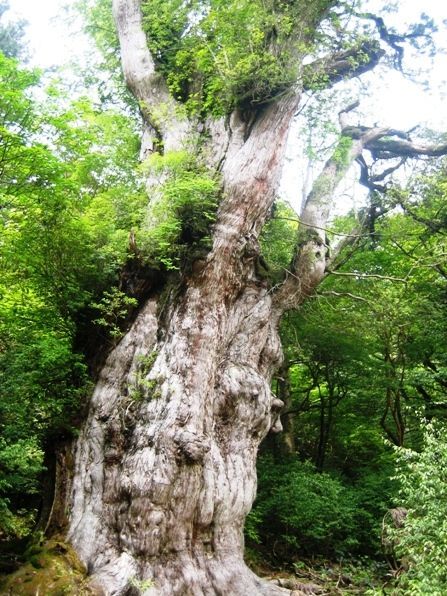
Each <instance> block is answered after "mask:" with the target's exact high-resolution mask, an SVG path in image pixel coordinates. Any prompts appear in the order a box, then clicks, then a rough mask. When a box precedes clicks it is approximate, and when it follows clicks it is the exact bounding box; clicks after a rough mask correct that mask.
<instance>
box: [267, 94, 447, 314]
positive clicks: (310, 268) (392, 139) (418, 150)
mask: <svg viewBox="0 0 447 596" xmlns="http://www.w3.org/2000/svg"><path fill="white" fill-rule="evenodd" d="M355 107H356V103H354V104H351V105H350V106H348V107H347V108H345V109H344V110H342V111H341V112H340V114H339V118H340V124H341V127H342V136H341V139H340V141H339V143H338V145H337V147H336V148H335V150H334V152H333V154H332V156H331V157H330V158H329V159H328V161H327V162H326V163H325V165H324V167H323V171H322V172H321V174H320V175H319V176H318V178H317V179H316V181H315V183H314V185H313V188H312V190H311V192H310V193H309V195H308V197H307V200H306V202H305V204H304V208H303V211H302V213H301V216H300V218H299V219H300V222H301V225H300V228H299V231H298V237H297V243H296V249H295V256H294V259H293V262H292V264H291V266H290V271H289V272H288V274H287V276H286V279H285V281H284V283H283V284H282V285H281V286H280V287H279V288H278V289H277V290H276V296H275V297H276V302H277V304H278V309H279V310H282V311H284V310H287V309H289V308H296V307H297V306H298V305H299V304H301V303H302V302H303V301H304V300H305V299H306V298H307V297H308V296H310V295H311V294H312V293H313V292H314V290H315V289H316V287H317V286H318V284H319V283H320V282H321V281H322V279H323V278H324V277H325V275H326V274H327V273H328V266H329V264H331V263H334V259H335V258H336V257H337V255H338V254H339V252H340V250H341V248H342V247H343V246H344V245H345V244H346V242H344V243H341V244H339V246H337V247H336V248H335V250H332V251H330V249H329V246H328V240H327V239H326V235H325V233H324V230H325V229H326V228H327V221H328V218H329V216H330V213H331V209H332V205H333V200H334V194H335V191H336V188H337V186H338V184H339V182H340V181H341V180H342V178H343V177H344V176H345V174H346V173H347V171H348V169H349V168H350V167H351V165H352V164H353V162H354V161H358V162H359V163H360V166H361V174H360V177H361V181H362V182H363V183H364V184H366V185H367V186H368V187H369V188H371V189H373V190H377V189H379V190H383V189H384V187H379V186H378V185H377V184H376V181H378V180H380V181H381V180H382V179H383V178H384V177H385V174H388V173H392V172H393V171H394V169H395V168H394V167H392V168H388V169H387V170H386V171H385V173H384V174H383V176H378V177H377V178H372V179H371V178H370V176H369V171H368V168H367V166H366V162H365V160H364V159H363V155H362V154H363V151H364V150H369V151H371V153H372V155H373V157H374V158H375V159H377V158H385V159H391V158H396V157H401V158H403V160H404V159H405V158H407V157H418V156H420V155H425V156H433V157H436V156H440V155H445V154H447V143H445V144H437V145H422V144H420V143H417V142H416V143H415V142H413V141H411V139H410V136H409V133H408V132H403V131H399V130H396V129H392V128H389V127H366V126H349V125H347V124H346V114H347V113H348V112H350V111H351V110H353V109H355ZM373 207H374V214H373V215H374V218H375V217H377V207H376V205H373ZM370 220H371V218H370V219H369V220H368V219H366V220H365V222H364V223H363V226H367V225H368V221H369V224H370ZM370 227H371V226H370ZM373 231H374V230H373V229H372V230H371V229H370V232H373ZM358 235H359V234H352V235H348V236H350V238H349V239H346V240H347V242H348V243H352V241H353V238H354V236H358ZM351 236H352V238H351ZM331 252H332V254H331Z"/></svg>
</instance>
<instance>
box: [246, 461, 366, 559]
mask: <svg viewBox="0 0 447 596" xmlns="http://www.w3.org/2000/svg"><path fill="white" fill-rule="evenodd" d="M258 472H259V476H260V488H259V492H258V496H257V500H256V502H255V507H254V510H253V513H251V514H250V516H249V526H248V527H249V530H250V534H251V535H252V537H253V536H254V537H255V538H257V539H258V540H260V538H259V537H260V536H262V542H266V543H269V542H271V541H275V542H276V549H275V550H276V552H277V553H279V552H280V550H281V551H282V557H283V558H287V559H289V560H290V559H292V558H294V557H295V556H297V555H299V554H300V555H313V554H315V553H320V554H324V555H329V556H330V555H334V554H342V553H347V552H350V551H351V552H352V550H354V549H355V548H356V547H357V545H358V541H357V538H356V533H355V515H356V503H355V496H354V493H353V491H352V490H350V489H348V488H347V487H345V486H343V484H342V483H341V482H340V481H339V480H337V479H336V478H333V477H331V476H330V475H329V474H318V473H317V472H316V471H315V469H314V468H313V466H311V465H310V464H307V463H301V462H299V461H296V460H295V461H293V460H291V461H287V462H284V463H283V464H276V465H274V464H273V461H272V459H271V457H269V456H264V457H262V458H261V459H260V461H259V466H258Z"/></svg>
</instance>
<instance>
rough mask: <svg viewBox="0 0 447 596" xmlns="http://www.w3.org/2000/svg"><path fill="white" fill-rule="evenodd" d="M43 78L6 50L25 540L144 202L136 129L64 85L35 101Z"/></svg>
mask: <svg viewBox="0 0 447 596" xmlns="http://www.w3.org/2000/svg"><path fill="white" fill-rule="evenodd" d="M38 83H39V75H38V73H37V72H35V71H30V70H27V69H23V68H20V67H19V66H18V65H17V63H16V62H15V61H14V60H11V59H7V58H5V57H4V56H3V55H2V54H0V142H1V144H2V147H3V151H2V154H1V157H0V238H1V241H0V273H1V274H0V432H1V435H2V441H3V443H2V445H1V454H0V459H1V464H2V465H1V467H2V474H3V477H2V480H1V482H0V502H1V508H2V514H1V520H0V524H1V531H2V532H3V534H14V533H16V534H18V535H22V534H23V533H24V532H25V530H29V528H30V526H31V525H32V515H33V513H32V512H33V509H34V508H35V507H36V506H37V505H38V498H37V496H35V493H36V490H37V488H38V481H39V475H40V473H41V472H42V466H41V463H42V457H43V455H42V454H43V448H44V446H45V444H48V443H51V442H52V441H54V440H57V438H58V437H61V436H62V435H66V434H67V433H70V432H72V426H73V420H74V419H75V418H76V416H77V415H78V413H79V409H80V407H81V406H82V404H83V403H84V402H85V399H86V397H87V395H88V393H89V391H90V385H89V381H88V375H87V366H86V364H85V362H84V358H83V356H82V355H81V354H78V353H77V352H76V350H75V348H74V346H75V343H76V335H77V332H78V330H79V328H80V324H81V323H82V324H84V325H86V326H87V325H90V324H91V320H88V321H87V320H86V314H85V313H86V312H92V310H93V309H92V308H91V304H92V303H93V302H95V301H96V302H97V301H98V299H99V296H101V295H102V293H103V291H104V289H105V288H106V287H107V286H113V285H114V284H115V283H116V281H117V274H118V271H119V268H120V267H121V266H122V265H123V263H124V262H125V260H126V258H127V245H128V236H129V231H130V230H131V228H132V227H133V226H136V225H138V223H139V222H140V221H141V219H142V214H143V208H144V205H145V202H146V199H145V198H144V193H143V192H142V188H141V184H140V177H139V176H138V174H137V173H136V171H135V168H134V166H135V163H136V159H137V154H138V141H137V137H136V134H135V130H134V127H133V123H132V122H131V121H129V119H128V118H127V117H125V116H123V115H119V114H116V113H114V112H112V111H111V110H102V109H98V108H97V107H95V106H93V104H92V102H91V101H89V100H87V99H82V98H81V99H78V100H76V101H74V102H69V100H68V98H67V97H66V95H65V94H64V93H63V91H62V90H61V89H60V88H58V87H57V86H56V85H51V86H50V87H49V89H48V90H47V94H46V96H45V99H44V100H43V101H42V103H37V101H35V100H33V99H32V91H33V90H34V88H35V87H36V86H37V85H38ZM40 95H41V96H43V95H44V93H43V92H42V90H41V93H40ZM103 306H104V304H103ZM109 306H110V305H109ZM112 306H113V305H112ZM89 309H90V311H89ZM105 310H106V312H104V313H103V315H104V317H105V318H106V316H107V314H108V311H107V309H105ZM109 310H111V311H113V308H112V307H110V309H109ZM114 314H116V313H114ZM110 316H112V315H110Z"/></svg>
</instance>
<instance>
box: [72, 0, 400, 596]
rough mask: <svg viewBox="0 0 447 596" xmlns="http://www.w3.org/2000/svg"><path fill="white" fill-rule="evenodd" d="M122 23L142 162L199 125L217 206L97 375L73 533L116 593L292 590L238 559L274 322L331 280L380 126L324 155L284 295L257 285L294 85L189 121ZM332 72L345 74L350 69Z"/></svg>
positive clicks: (79, 466)
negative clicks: (248, 105)
mask: <svg viewBox="0 0 447 596" xmlns="http://www.w3.org/2000/svg"><path fill="white" fill-rule="evenodd" d="M114 14H115V20H116V23H117V29H118V33H119V37H120V43H121V52H122V63H123V70H124V74H125V77H126V80H127V83H128V86H129V88H130V89H131V90H132V92H133V93H134V95H135V97H136V98H137V99H138V101H139V103H140V106H141V111H142V116H143V120H144V125H145V135H144V148H143V149H144V150H143V153H145V154H147V153H148V152H151V151H153V150H154V145H153V142H152V139H153V138H154V137H157V139H158V140H160V139H161V140H162V141H163V145H164V148H165V150H172V149H178V148H181V147H182V146H184V144H185V143H187V142H189V143H190V145H189V146H191V142H192V141H191V139H194V138H197V135H198V134H199V132H198V131H200V134H201V136H202V143H201V147H202V151H203V147H204V146H205V151H203V154H205V153H206V155H207V156H208V158H207V160H208V162H209V165H210V167H213V168H215V169H216V170H218V171H219V172H220V174H221V180H222V200H221V203H220V207H219V211H218V217H217V221H216V223H215V225H214V228H213V246H212V249H211V251H210V252H209V254H208V256H207V257H206V259H203V260H201V261H198V262H197V263H196V264H195V266H193V267H192V268H191V272H190V273H188V274H186V273H185V274H184V275H183V278H182V280H181V284H180V285H179V286H178V287H177V288H176V291H175V292H174V291H173V292H171V294H170V295H169V296H168V298H166V295H165V294H166V292H165V294H164V295H163V308H160V304H159V302H160V301H161V297H160V295H158V294H154V295H153V296H151V297H150V298H149V299H148V300H147V302H146V303H145V304H144V305H143V306H142V308H141V311H140V313H139V315H138V317H137V319H136V320H135V322H134V324H133V325H132V327H131V329H130V330H129V331H128V333H127V334H126V335H125V337H124V338H123V339H122V340H121V342H120V343H119V344H118V345H117V347H116V348H115V349H114V350H113V352H112V353H111V354H110V355H109V357H108V359H107V362H106V364H105V366H104V368H103V370H102V372H101V375H100V378H99V382H98V384H97V387H96V390H95V392H94V395H93V398H92V401H91V404H90V409H89V414H88V418H87V420H86V421H85V424H84V426H83V428H82V430H81V433H80V436H79V440H78V447H77V453H76V464H75V474H74V480H73V487H72V494H71V498H70V502H69V504H68V505H69V509H70V527H69V533H68V537H69V540H70V542H71V543H72V544H73V546H74V547H75V549H76V551H77V552H78V554H79V555H80V557H81V559H82V560H83V561H84V562H85V563H86V564H87V566H88V569H89V573H90V575H91V577H92V585H95V586H96V587H97V588H98V590H99V591H100V592H101V591H102V593H104V594H107V595H112V594H113V595H123V594H130V593H133V592H132V590H136V589H137V588H136V587H138V586H139V589H140V591H141V592H144V594H148V595H149V594H158V595H166V596H186V595H192V596H199V595H201V594H209V595H212V594H222V595H224V594H225V595H230V594H231V595H238V594H241V595H242V594H243V595H248V594H249V595H255V594H276V593H283V592H284V590H282V589H281V588H278V587H276V586H273V585H270V584H268V583H266V582H264V581H261V580H260V579H259V578H257V577H256V576H255V575H254V574H253V573H252V572H251V571H250V570H249V569H248V568H247V567H246V565H245V564H244V561H243V549H244V542H243V525H244V520H245V517H246V515H247V513H248V512H249V510H250V508H251V505H252V502H253V499H254V497H255V492H256V471H255V463H256V454H257V450H258V446H259V444H260V442H261V441H262V439H263V438H264V437H265V436H266V434H267V433H268V432H269V431H270V430H279V426H280V425H279V419H278V414H279V411H280V408H281V406H282V402H281V401H280V400H278V399H277V398H275V396H274V395H273V394H272V392H271V388H270V383H271V378H272V374H273V373H274V371H275V370H276V369H277V367H278V366H279V365H280V363H281V359H282V353H281V345H280V340H279V335H278V325H279V322H280V318H281V315H282V314H283V312H284V311H285V310H286V309H288V308H292V307H295V306H297V305H298V304H300V303H301V302H302V301H303V299H304V298H305V297H306V296H307V295H309V293H311V292H312V291H313V290H314V288H315V286H316V285H317V284H318V283H319V281H320V280H321V279H322V277H323V276H324V275H325V267H326V265H327V255H326V252H327V251H326V250H325V249H324V244H325V239H324V232H323V231H322V228H324V226H325V224H326V220H327V217H328V212H329V205H330V202H331V197H332V195H333V190H334V187H335V186H336V184H337V183H338V181H339V180H340V178H341V177H342V175H343V173H344V172H345V171H346V169H347V168H348V167H349V165H350V163H351V162H352V161H353V160H354V159H356V158H357V157H358V156H359V155H360V153H361V151H362V150H363V148H364V146H365V142H366V140H368V141H369V140H370V139H374V140H376V139H377V138H379V137H380V135H378V134H376V129H374V130H373V132H371V131H369V133H368V134H369V136H368V135H367V133H365V134H364V135H363V136H362V137H361V138H355V140H353V143H352V147H351V148H350V149H349V152H348V155H347V156H346V159H344V160H340V159H338V160H337V159H335V158H334V159H332V160H329V161H328V163H327V164H326V166H325V169H324V171H323V173H322V175H321V177H320V182H321V184H320V185H319V186H318V185H317V186H316V187H315V189H314V192H313V194H311V195H310V197H309V200H308V202H307V204H306V206H305V208H304V211H303V214H302V220H303V222H304V224H305V228H304V233H303V232H301V233H300V237H299V238H298V240H297V251H296V254H295V258H294V262H293V263H292V265H291V271H290V272H289V274H288V276H287V277H286V278H285V280H284V283H283V284H282V285H281V286H280V288H279V289H276V290H275V291H273V290H271V289H269V288H268V287H267V285H266V283H265V281H264V280H262V279H258V277H257V266H256V264H257V263H256V262H257V257H258V254H259V245H258V237H259V233H260V231H261V229H262V226H263V224H264V222H265V221H266V219H267V217H268V215H269V212H270V210H271V207H272V204H273V201H274V199H275V191H276V188H277V185H278V181H279V178H280V173H281V167H282V162H283V157H284V151H285V146H286V142H287V136H288V132H289V128H290V125H291V122H292V119H293V116H294V114H295V112H296V109H297V106H298V104H299V99H300V89H299V85H297V87H296V88H295V89H291V90H290V91H289V92H288V93H287V94H285V95H283V96H282V97H281V98H279V99H277V100H276V101H275V102H272V103H270V104H269V105H268V106H264V107H263V108H258V109H256V110H253V112H252V113H251V114H249V116H248V117H247V114H242V113H240V112H239V111H238V110H235V111H234V112H233V114H231V116H229V117H228V118H226V119H220V120H213V121H211V120H210V121H208V122H207V123H205V125H203V124H201V125H200V126H199V125H198V124H197V123H194V121H187V120H184V119H179V118H177V117H176V115H175V114H176V106H175V101H174V100H173V99H172V98H171V97H170V95H169V93H168V90H167V88H166V86H165V84H164V82H163V80H162V79H161V78H160V76H159V75H158V74H157V73H156V72H155V67H154V63H153V61H152V57H151V55H150V53H149V51H148V49H147V46H146V40H145V35H144V33H143V31H142V27H141V14H140V6H139V1H138V0H114ZM376 61H377V56H376V55H372V56H371V65H373V64H375V62H376ZM343 64H344V66H343V67H344V68H346V60H345V61H344V62H343ZM330 68H331V69H332V70H330V73H331V75H333V78H334V80H336V79H337V77H339V74H340V72H341V67H340V69H339V70H337V63H336V62H333V63H331V65H330ZM361 68H362V69H363V70H365V63H362V66H361ZM160 104H164V105H165V106H166V105H168V106H169V109H170V110H171V117H170V118H169V119H167V120H166V121H165V122H163V123H161V124H160V123H159V122H157V123H155V119H154V118H153V117H152V111H151V109H152V107H156V106H157V105H160ZM386 132H389V131H385V130H384V129H381V134H382V136H383V135H385V134H386ZM353 138H354V137H353ZM309 229H310V230H312V232H313V233H312V234H310V233H307V231H308V230H309ZM136 386H137V389H138V398H136V397H135V387H136ZM132 586H133V587H132Z"/></svg>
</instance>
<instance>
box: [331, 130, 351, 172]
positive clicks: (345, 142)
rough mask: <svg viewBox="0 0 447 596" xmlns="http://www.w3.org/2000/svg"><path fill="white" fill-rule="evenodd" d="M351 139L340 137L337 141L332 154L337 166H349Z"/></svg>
mask: <svg viewBox="0 0 447 596" xmlns="http://www.w3.org/2000/svg"><path fill="white" fill-rule="evenodd" d="M352 144H353V141H352V138H351V137H346V136H342V137H341V138H340V140H339V141H338V144H337V147H336V149H335V151H334V153H333V156H332V159H333V160H334V162H335V163H336V164H337V165H339V166H348V165H349V164H350V158H349V155H350V152H351V149H352Z"/></svg>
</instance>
